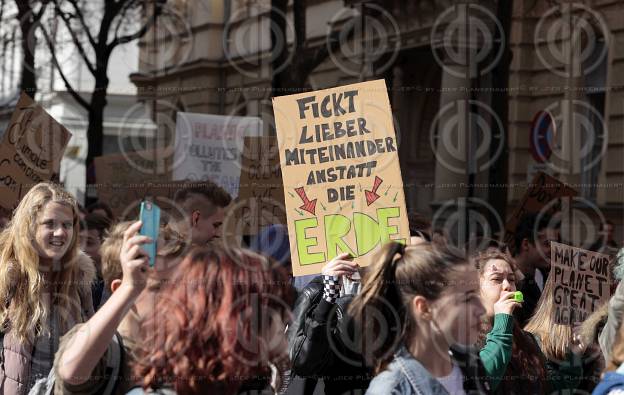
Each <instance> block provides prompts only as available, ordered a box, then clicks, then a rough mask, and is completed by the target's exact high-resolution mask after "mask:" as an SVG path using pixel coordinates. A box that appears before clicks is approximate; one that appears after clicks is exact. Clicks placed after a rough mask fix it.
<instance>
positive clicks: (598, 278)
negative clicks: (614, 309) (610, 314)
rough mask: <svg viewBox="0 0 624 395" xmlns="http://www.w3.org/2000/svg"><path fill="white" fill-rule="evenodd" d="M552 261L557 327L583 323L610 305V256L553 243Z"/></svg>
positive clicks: (551, 250) (551, 249)
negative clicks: (600, 309) (606, 305)
mask: <svg viewBox="0 0 624 395" xmlns="http://www.w3.org/2000/svg"><path fill="white" fill-rule="evenodd" d="M550 259H551V266H552V267H551V270H550V275H549V280H548V281H552V282H553V283H554V284H552V285H553V286H554V303H555V306H556V308H555V322H556V323H558V324H562V325H574V324H577V323H581V322H583V321H585V319H586V318H587V316H588V315H590V314H591V313H593V312H594V311H596V310H597V309H598V308H599V307H600V306H602V305H603V304H604V303H607V302H608V301H609V298H610V296H611V295H610V290H609V284H610V278H611V272H610V271H609V261H610V258H609V256H608V255H605V254H600V253H598V252H591V251H587V250H583V249H581V248H576V247H572V246H569V245H565V244H560V243H556V242H551V245H550Z"/></svg>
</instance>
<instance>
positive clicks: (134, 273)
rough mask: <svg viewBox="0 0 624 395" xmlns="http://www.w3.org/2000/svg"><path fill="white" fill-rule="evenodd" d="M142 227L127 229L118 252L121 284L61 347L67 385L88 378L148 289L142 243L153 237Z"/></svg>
mask: <svg viewBox="0 0 624 395" xmlns="http://www.w3.org/2000/svg"><path fill="white" fill-rule="evenodd" d="M140 228H141V222H140V221H138V222H135V223H134V224H132V225H131V226H130V227H129V228H128V229H127V230H126V231H125V232H124V236H123V245H122V247H121V252H120V254H119V258H120V261H121V268H122V273H123V278H122V280H121V285H120V286H119V288H118V289H117V290H116V291H115V292H113V294H112V295H111V297H110V298H109V299H108V300H107V301H106V303H105V304H104V305H102V307H101V308H100V309H99V310H98V311H97V313H95V315H94V316H93V317H91V319H90V320H89V321H87V322H86V323H85V324H84V325H83V326H82V328H80V330H78V331H77V332H76V333H75V334H74V336H73V337H72V338H71V339H69V341H68V342H67V346H66V347H65V348H64V349H63V350H61V352H62V355H60V359H59V360H58V361H59V366H57V367H56V369H57V374H58V375H59V376H60V378H61V379H62V380H63V381H64V382H66V383H68V384H71V385H79V384H82V383H84V382H86V381H87V380H88V379H89V377H90V376H91V373H92V372H93V369H94V368H95V366H96V365H97V363H98V361H99V360H100V359H101V358H102V356H103V355H104V353H105V352H106V350H107V348H108V346H109V344H110V342H111V341H112V339H113V336H114V335H115V331H116V330H117V327H118V326H119V324H120V323H121V321H122V320H123V318H124V316H125V315H126V313H127V312H128V310H130V308H131V307H132V306H133V305H134V302H135V300H136V299H137V297H138V296H139V294H140V293H141V292H142V291H143V289H144V288H145V283H146V281H147V276H148V272H149V270H150V269H149V266H148V258H147V254H146V252H145V251H144V250H143V249H142V248H141V245H142V244H145V243H149V242H150V241H151V239H150V238H149V237H147V236H140V235H138V234H137V233H138V232H139V229H140Z"/></svg>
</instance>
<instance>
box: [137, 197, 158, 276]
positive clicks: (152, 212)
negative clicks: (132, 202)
mask: <svg viewBox="0 0 624 395" xmlns="http://www.w3.org/2000/svg"><path fill="white" fill-rule="evenodd" d="M139 219H140V220H141V222H142V224H141V230H140V231H139V234H141V235H144V236H149V237H150V238H151V239H152V240H153V242H151V243H149V244H145V245H143V248H144V249H145V251H147V254H148V256H149V265H150V267H154V264H155V263H156V247H157V246H156V244H157V241H158V230H159V229H160V207H158V206H157V205H155V204H154V203H153V202H151V201H149V200H144V201H142V202H141V212H140V214H139Z"/></svg>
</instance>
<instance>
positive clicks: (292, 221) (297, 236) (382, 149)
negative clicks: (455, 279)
mask: <svg viewBox="0 0 624 395" xmlns="http://www.w3.org/2000/svg"><path fill="white" fill-rule="evenodd" d="M273 111H274V113H275V124H276V128H277V137H278V141H279V147H280V163H281V166H282V177H283V182H284V198H285V203H286V213H287V218H288V233H289V235H290V247H291V257H292V265H293V273H294V274H295V275H305V274H316V273H320V271H321V269H322V267H323V265H324V264H325V263H326V262H327V261H329V260H330V259H332V258H333V257H335V256H336V255H338V254H340V253H342V252H346V253H350V254H351V255H352V256H353V257H356V260H355V261H356V262H357V263H358V264H359V265H360V266H366V265H368V264H370V263H371V261H372V259H373V256H374V254H375V252H376V251H377V250H378V249H379V248H380V247H381V246H382V245H383V244H385V243H386V242H388V241H390V240H397V241H400V242H404V243H405V242H407V240H409V227H408V222H407V212H406V210H405V196H404V194H403V181H402V179H401V169H400V167H399V159H398V154H397V149H398V147H397V139H396V136H395V132H394V126H393V118H392V113H391V109H390V102H389V100H388V92H387V89H386V84H385V82H384V81H383V80H377V81H370V82H364V83H359V84H353V85H347V86H342V87H339V88H332V89H325V90H320V91H315V92H309V93H302V94H297V95H290V96H281V97H276V98H274V99H273Z"/></svg>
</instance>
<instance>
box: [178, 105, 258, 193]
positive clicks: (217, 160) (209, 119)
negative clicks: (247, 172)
mask: <svg viewBox="0 0 624 395" xmlns="http://www.w3.org/2000/svg"><path fill="white" fill-rule="evenodd" d="M260 135H262V120H261V119H260V118H257V117H235V116H225V115H210V114H195V113H188V112H178V115H177V119H176V146H175V155H174V160H173V162H174V163H173V173H172V178H173V180H174V181H175V180H191V181H205V180H210V181H212V182H214V183H216V184H218V185H219V186H221V187H222V188H223V189H225V190H226V191H228V192H229V193H230V195H232V198H235V197H237V196H238V188H239V182H240V175H241V156H242V153H243V148H244V144H243V143H244V141H243V140H244V138H245V137H246V136H251V137H256V136H260Z"/></svg>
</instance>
